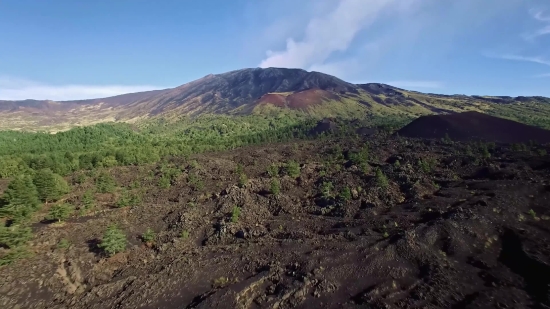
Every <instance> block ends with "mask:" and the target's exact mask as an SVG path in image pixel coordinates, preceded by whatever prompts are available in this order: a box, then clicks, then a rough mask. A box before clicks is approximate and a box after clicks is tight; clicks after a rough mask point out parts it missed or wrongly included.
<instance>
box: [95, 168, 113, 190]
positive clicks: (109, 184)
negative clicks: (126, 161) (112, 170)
mask: <svg viewBox="0 0 550 309" xmlns="http://www.w3.org/2000/svg"><path fill="white" fill-rule="evenodd" d="M95 185H96V188H97V191H98V192H99V193H113V192H115V189H116V182H115V179H114V178H113V176H111V175H110V174H108V173H107V172H102V173H101V174H99V176H98V177H97V178H96V181H95Z"/></svg>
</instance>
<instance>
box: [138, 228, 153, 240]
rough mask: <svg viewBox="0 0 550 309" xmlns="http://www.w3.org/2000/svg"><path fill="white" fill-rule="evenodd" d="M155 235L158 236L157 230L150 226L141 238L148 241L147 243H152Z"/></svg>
mask: <svg viewBox="0 0 550 309" xmlns="http://www.w3.org/2000/svg"><path fill="white" fill-rule="evenodd" d="M155 237H156V234H155V232H154V231H153V230H152V229H150V228H148V229H147V231H145V233H143V235H141V240H143V242H146V243H152V242H153V240H155Z"/></svg>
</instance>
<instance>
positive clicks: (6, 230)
mask: <svg viewBox="0 0 550 309" xmlns="http://www.w3.org/2000/svg"><path fill="white" fill-rule="evenodd" d="M31 238H32V231H31V229H30V228H29V227H21V226H18V225H13V226H10V227H6V226H3V225H0V247H6V248H9V249H13V248H15V247H18V246H21V245H24V244H25V243H26V242H27V241H29V239H31Z"/></svg>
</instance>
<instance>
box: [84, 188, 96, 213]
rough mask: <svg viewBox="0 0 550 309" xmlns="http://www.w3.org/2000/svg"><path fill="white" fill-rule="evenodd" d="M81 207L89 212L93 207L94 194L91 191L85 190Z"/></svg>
mask: <svg viewBox="0 0 550 309" xmlns="http://www.w3.org/2000/svg"><path fill="white" fill-rule="evenodd" d="M82 206H83V208H84V209H86V210H89V209H92V208H94V207H95V200H94V193H93V192H92V190H87V191H86V192H84V195H83V196H82Z"/></svg>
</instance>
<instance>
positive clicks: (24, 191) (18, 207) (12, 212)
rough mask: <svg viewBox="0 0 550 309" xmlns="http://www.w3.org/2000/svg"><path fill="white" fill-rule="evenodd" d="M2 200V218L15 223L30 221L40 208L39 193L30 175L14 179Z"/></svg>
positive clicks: (0, 214) (0, 210)
mask: <svg viewBox="0 0 550 309" xmlns="http://www.w3.org/2000/svg"><path fill="white" fill-rule="evenodd" d="M2 199H3V203H2V204H4V205H3V206H1V207H0V216H2V217H5V218H7V219H9V220H13V221H15V222H20V221H22V220H24V219H28V218H29V217H30V215H31V214H32V213H33V212H35V211H36V210H38V208H39V207H40V202H39V200H38V191H37V189H36V186H35V185H34V183H33V181H32V178H31V176H29V175H21V176H18V177H16V178H15V179H13V180H12V181H11V182H10V183H9V185H8V188H7V189H6V191H5V192H4V195H3V197H2Z"/></svg>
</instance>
